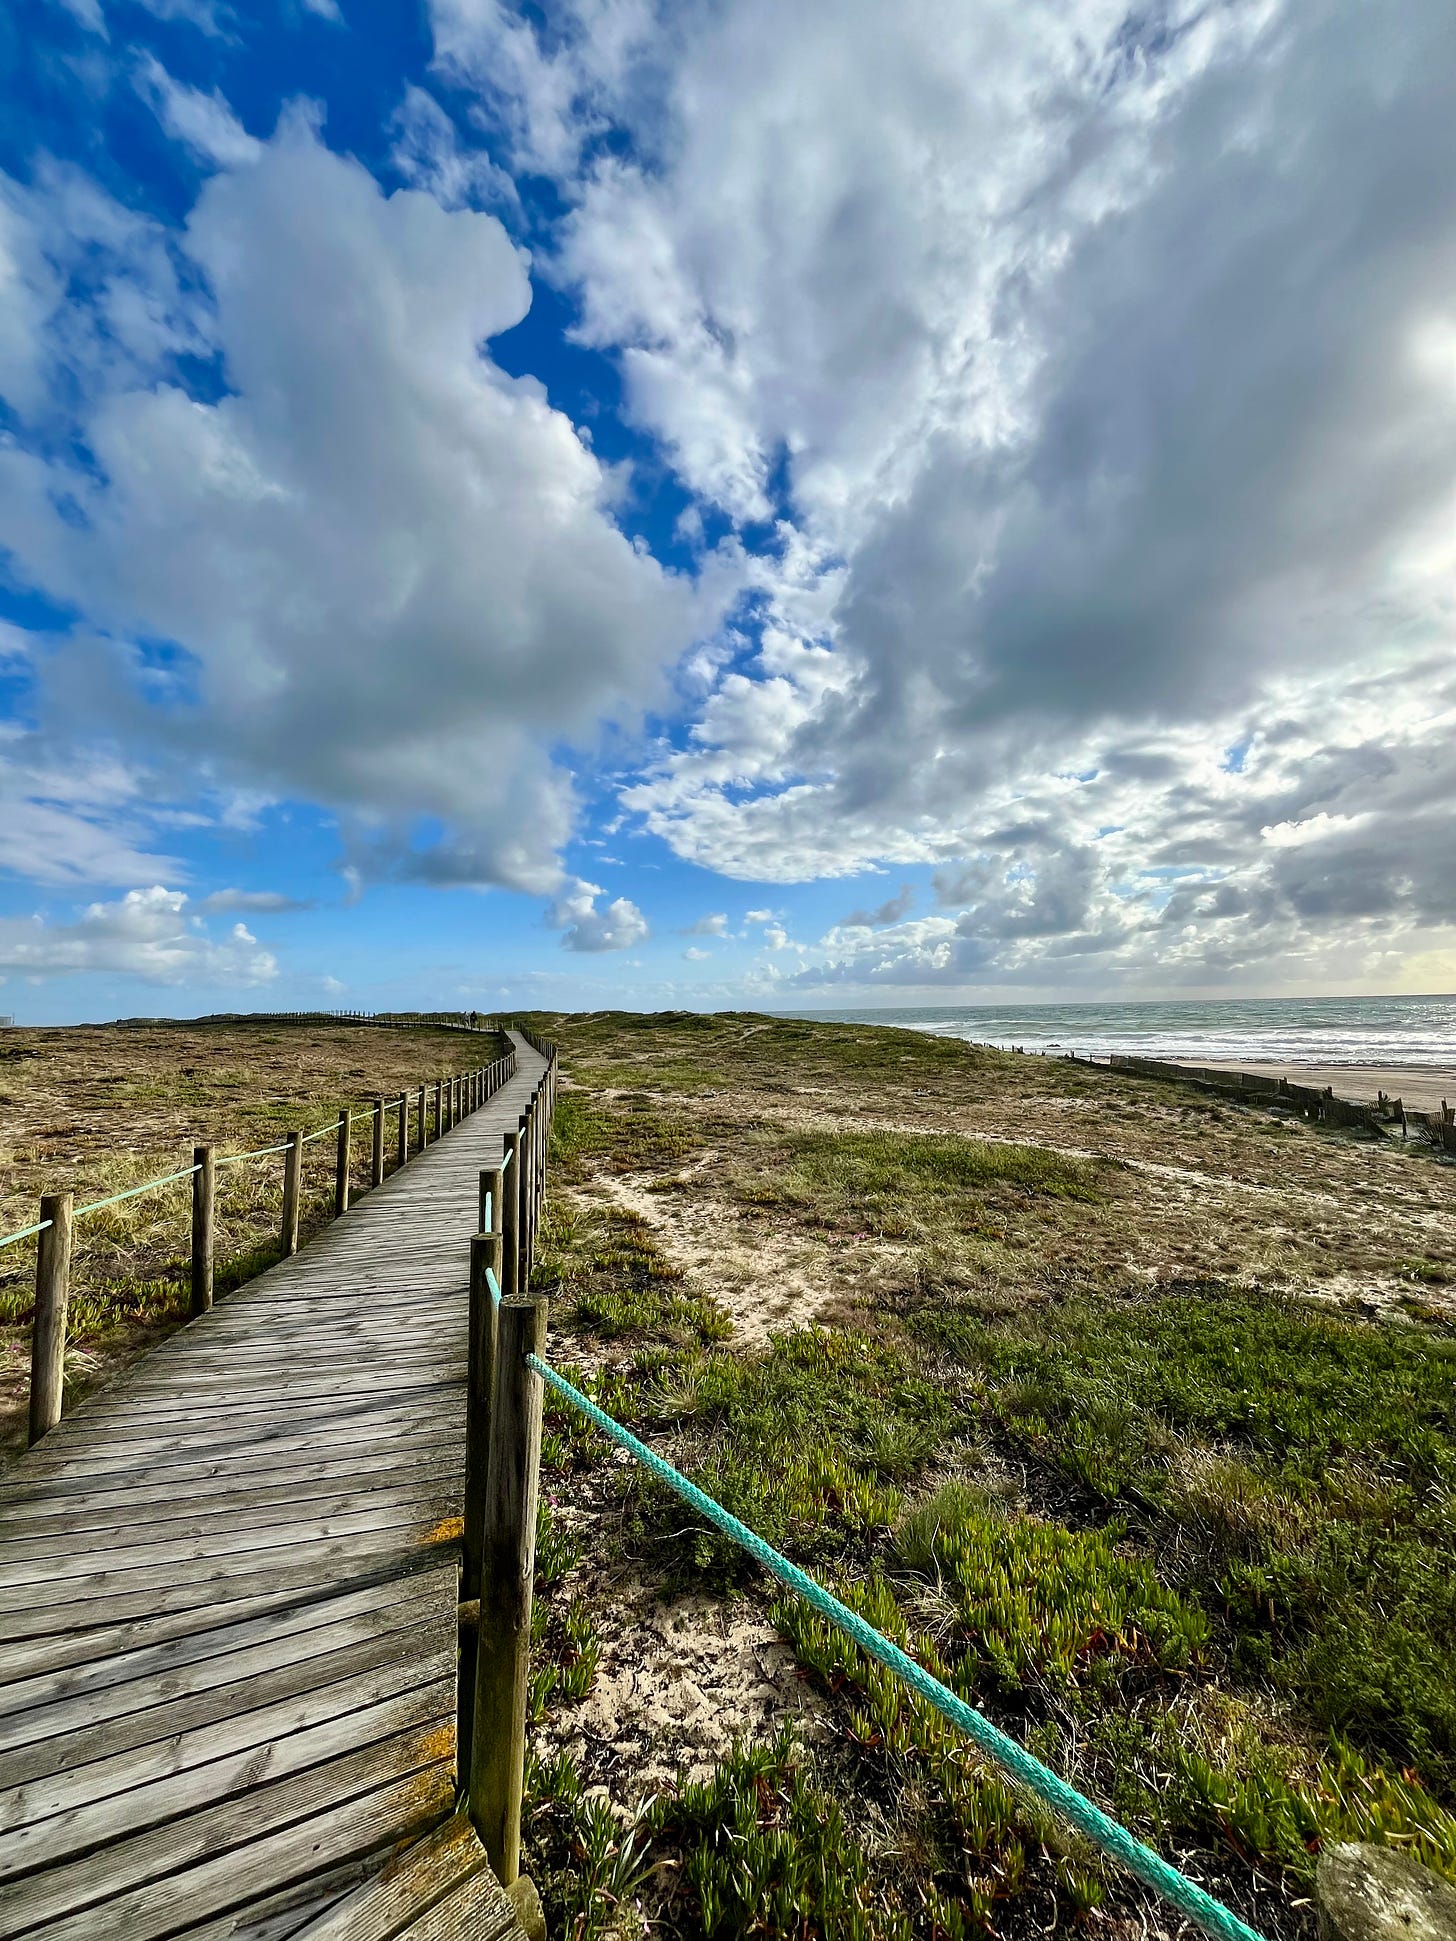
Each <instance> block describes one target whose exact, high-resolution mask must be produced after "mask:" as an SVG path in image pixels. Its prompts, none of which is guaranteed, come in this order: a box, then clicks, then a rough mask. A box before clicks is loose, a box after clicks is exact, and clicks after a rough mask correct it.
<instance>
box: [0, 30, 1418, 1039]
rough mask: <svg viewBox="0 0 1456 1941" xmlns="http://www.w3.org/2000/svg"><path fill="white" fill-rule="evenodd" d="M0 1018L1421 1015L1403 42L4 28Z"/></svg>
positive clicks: (1237, 34)
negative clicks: (1370, 997)
mask: <svg viewBox="0 0 1456 1941" xmlns="http://www.w3.org/2000/svg"><path fill="white" fill-rule="evenodd" d="M0 88H3V96H4V112H3V114H0V978H3V980H4V981H3V984H0V1010H4V1011H9V1012H12V1013H14V1014H15V1015H16V1016H17V1018H19V1019H20V1020H21V1021H23V1022H61V1021H65V1020H70V1019H77V1018H104V1017H111V1016H118V1015H138V1014H144V1015H161V1014H178V1015H184V1014H190V1013H196V1012H206V1011H213V1010H227V1009H248V1010H267V1009H292V1008H311V1007H316V1006H317V1007H325V1008H360V1009H372V1008H392V1007H404V1006H431V1007H433V1006H442V1007H444V1006H449V1007H457V1006H458V1007H473V1008H479V1009H482V1010H494V1009H497V1008H505V1007H522V1006H528V1005H529V1006H540V1007H543V1008H585V1009H594V1008H598V1007H601V1006H607V1005H614V1006H623V1007H628V1008H637V1009H659V1008H676V1007H684V1008H704V1009H715V1008H722V1007H728V1006H735V1007H737V1006H751V1007H754V1008H761V1009H805V1010H810V1009H814V1008H825V1007H831V1006H832V1007H852V1006H861V1005H894V1006H905V1005H913V1004H951V1003H979V1002H992V1003H995V1002H1018V1003H1022V1002H1031V1001H1039V1000H1046V1001H1056V1000H1072V999H1081V1000H1093V1001H1095V1000H1103V999H1114V998H1115V999H1120V1000H1127V999H1130V998H1138V997H1148V998H1160V997H1168V996H1188V997H1196V996H1206V995H1225V994H1228V995H1299V994H1311V995H1314V994H1320V993H1354V992H1419V991H1450V990H1452V989H1456V825H1453V807H1452V805H1453V800H1456V732H1453V730H1456V653H1453V646H1456V40H1453V36H1452V33H1451V16H1450V0H1390V4H1388V5H1384V6H1380V7H1372V6H1370V5H1369V4H1368V0H1350V3H1349V4H1332V3H1329V0H1288V3H1287V4H1284V3H1283V0H1166V3H1165V4H1158V0H1150V3H1149V4H1146V5H1142V6H1131V7H1129V6H1128V5H1126V4H1121V3H1120V0H974V4H970V3H967V0H938V3H937V4H930V0H831V4H827V5H823V6H811V7H785V6H783V5H781V4H779V3H778V0H562V3H561V4H554V3H549V0H548V3H547V4H540V5H537V4H530V5H516V4H512V3H511V0H426V3H425V4H422V5H414V6H411V5H405V4H398V5H395V4H391V3H390V0H369V4H368V5H365V4H364V0H257V3H256V4H246V5H245V4H241V0H239V3H238V4H230V3H229V0H17V3H16V4H12V5H11V6H10V7H9V8H8V9H6V10H5V11H4V13H3V14H0Z"/></svg>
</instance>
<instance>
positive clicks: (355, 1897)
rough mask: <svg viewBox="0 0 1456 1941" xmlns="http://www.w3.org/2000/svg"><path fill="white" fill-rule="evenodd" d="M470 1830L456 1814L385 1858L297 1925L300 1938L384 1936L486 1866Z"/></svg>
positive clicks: (384, 1939)
mask: <svg viewBox="0 0 1456 1941" xmlns="http://www.w3.org/2000/svg"><path fill="white" fill-rule="evenodd" d="M486 1864H487V1863H486V1858H485V1849H484V1847H482V1846H481V1844H480V1841H479V1840H478V1839H477V1837H476V1833H475V1829H474V1827H473V1826H471V1824H470V1822H469V1820H468V1819H466V1818H465V1817H464V1815H463V1814H459V1813H457V1814H456V1815H455V1817H454V1818H453V1819H450V1820H447V1821H446V1822H445V1824H444V1825H443V1826H442V1827H439V1828H437V1829H436V1830H435V1832H433V1833H429V1834H426V1836H425V1837H424V1839H423V1840H418V1841H416V1842H415V1844H414V1845H413V1846H412V1847H408V1848H406V1849H405V1851H404V1852H403V1853H399V1854H396V1855H395V1856H394V1857H393V1858H392V1859H390V1860H389V1861H388V1862H387V1863H386V1864H385V1865H384V1866H383V1867H382V1868H381V1869H380V1871H379V1873H378V1874H377V1875H376V1876H375V1877H374V1878H373V1879H372V1880H368V1881H366V1882H365V1883H364V1885H363V1886H361V1887H358V1888H356V1889H355V1890H354V1892H353V1893H352V1894H349V1895H347V1896H346V1897H345V1898H344V1899H343V1900H341V1901H338V1902H336V1903H335V1905H334V1906H333V1907H331V1908H330V1909H329V1910H328V1912H327V1913H325V1914H321V1915H318V1916H316V1917H315V1918H314V1919H313V1920H311V1921H310V1922H309V1923H308V1925H307V1926H306V1927H304V1928H301V1929H299V1930H297V1933H298V1937H299V1941H389V1937H390V1936H392V1935H395V1934H398V1933H399V1932H400V1930H401V1928H402V1927H403V1925H404V1924H405V1923H406V1922H408V1921H409V1920H411V1919H412V1918H413V1917H414V1916H415V1915H417V1914H418V1913H420V1912H422V1911H423V1910H425V1909H427V1908H430V1907H433V1906H434V1905H435V1904H436V1903H437V1902H438V1901H440V1900H442V1899H443V1898H444V1897H445V1895H446V1894H448V1893H450V1892H451V1891H452V1889H454V1888H456V1887H459V1886H460V1885H462V1884H463V1883H465V1882H468V1881H469V1880H470V1879H471V1877H472V1876H473V1875H475V1874H478V1873H479V1872H480V1871H481V1869H482V1868H483V1867H485V1866H486Z"/></svg>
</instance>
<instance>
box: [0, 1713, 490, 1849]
mask: <svg viewBox="0 0 1456 1941" xmlns="http://www.w3.org/2000/svg"><path fill="white" fill-rule="evenodd" d="M454 1706H455V1692H454V1687H453V1685H452V1684H451V1682H450V1681H449V1680H448V1679H441V1680H438V1681H437V1682H436V1683H435V1684H433V1685H425V1686H420V1687H416V1688H415V1689H414V1690H413V1691H409V1692H404V1693H402V1694H400V1695H399V1696H398V1697H395V1698H389V1699H385V1700H384V1701H382V1703H380V1704H378V1705H373V1706H355V1705H351V1706H350V1707H349V1709H348V1710H347V1711H346V1712H344V1713H342V1714H340V1715H337V1716H335V1717H334V1718H331V1719H326V1720H324V1721H322V1722H321V1723H320V1724H318V1725H312V1726H308V1727H306V1728H305V1729H304V1730H302V1731H299V1732H289V1733H285V1734H284V1735H283V1736H282V1737H274V1738H270V1739H268V1740H267V1741H265V1742H264V1743H263V1744H262V1745H260V1746H250V1747H247V1748H246V1749H244V1750H242V1751H240V1752H235V1753H233V1754H232V1755H231V1756H230V1757H227V1758H221V1759H209V1760H208V1761H207V1762H206V1764H204V1765H198V1766H193V1767H190V1768H186V1769H179V1770H178V1771H175V1772H171V1773H168V1774H167V1775H166V1776H165V1777H164V1778H162V1779H156V1780H153V1781H152V1782H151V1783H150V1784H149V1785H144V1786H136V1787H133V1788H131V1789H130V1790H129V1791H127V1792H125V1793H116V1792H111V1793H107V1794H106V1795H105V1796H104V1797H102V1798H100V1799H96V1800H92V1801H90V1802H88V1803H87V1804H85V1805H83V1806H76V1807H72V1808H71V1809H70V1810H69V1811H66V1812H62V1813H55V1814H52V1815H50V1816H49V1817H47V1818H45V1819H41V1820H35V1821H31V1822H30V1823H29V1824H28V1825H25V1826H20V1827H16V1828H15V1829H14V1830H13V1831H11V1832H9V1833H3V1834H0V1882H5V1881H13V1880H16V1879H18V1878H19V1877H20V1876H21V1875H25V1874H33V1873H35V1872H37V1871H39V1870H40V1869H41V1868H42V1867H49V1866H53V1865H55V1864H57V1863H59V1862H61V1861H64V1860H65V1859H66V1858H67V1857H68V1856H71V1855H74V1854H79V1853H89V1852H91V1851H93V1850H95V1849H98V1848H100V1847H104V1846H106V1845H108V1844H109V1843H112V1842H115V1841H119V1840H122V1839H124V1838H129V1837H131V1836H133V1835H135V1834H138V1833H142V1832H144V1831H146V1830H147V1829H149V1828H153V1827H157V1826H161V1825H164V1824H165V1823H166V1822H167V1821H170V1820H175V1819H177V1818H179V1817H180V1816H181V1815H183V1814H186V1813H195V1812H196V1811H197V1810H198V1809H199V1808H200V1807H203V1806H207V1805H209V1804H211V1803H212V1802H214V1801H216V1800H220V1799H226V1798H229V1797H231V1796H233V1795H235V1794H238V1793H244V1792H247V1791H249V1790H250V1789H251V1788H253V1787H255V1786H258V1785H261V1784H262V1783H263V1782H264V1781H265V1780H280V1779H285V1778H287V1777H288V1775H289V1774H291V1773H298V1772H305V1771H307V1770H308V1768H309V1767H311V1766H319V1765H323V1764H325V1763H326V1762H327V1761H329V1760H331V1759H337V1758H339V1757H341V1756H342V1755H343V1754H344V1753H346V1752H351V1751H354V1750H356V1749H358V1748H360V1747H364V1746H370V1745H374V1744H376V1743H378V1742H379V1741H381V1740H388V1739H390V1738H391V1737H392V1736H393V1735H397V1734H400V1733H405V1732H411V1731H422V1730H428V1731H429V1732H431V1733H438V1732H439V1731H441V1730H443V1729H445V1728H448V1727H450V1726H451V1720H452V1716H453V1712H454Z"/></svg>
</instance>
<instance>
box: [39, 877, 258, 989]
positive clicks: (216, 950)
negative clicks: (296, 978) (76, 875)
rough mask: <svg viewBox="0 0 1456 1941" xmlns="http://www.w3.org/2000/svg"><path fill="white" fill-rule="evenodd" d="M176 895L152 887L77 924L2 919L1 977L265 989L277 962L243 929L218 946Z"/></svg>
mask: <svg viewBox="0 0 1456 1941" xmlns="http://www.w3.org/2000/svg"><path fill="white" fill-rule="evenodd" d="M186 908H187V897H186V896H185V894H184V893H183V892H182V891H181V890H169V889H165V888H163V887H162V885H160V884H157V885H154V886H153V888H151V889H149V890H129V891H128V892H127V894H126V895H125V896H124V897H122V898H120V900H119V901H117V902H114V903H92V904H90V905H88V906H87V908H86V909H84V910H83V911H82V913H81V915H80V917H79V919H78V920H77V921H76V922H75V923H48V922H46V921H45V920H44V919H43V918H41V917H39V916H37V917H31V918H23V917H4V918H0V970H3V971H5V972H7V973H10V974H14V975H24V976H31V977H54V976H57V975H60V974H65V973H80V972H102V973H110V974H113V975H121V976H126V977H138V978H141V979H142V980H143V981H144V982H146V983H149V984H222V985H230V984H265V983H267V982H268V980H269V979H270V978H272V977H274V976H275V975H276V974H277V970H278V965H277V960H276V959H275V958H274V957H273V956H272V954H271V953H270V952H269V951H267V950H264V949H263V948H262V947H261V946H260V945H259V943H258V940H257V938H256V937H255V936H253V935H252V933H251V932H250V931H249V930H248V928H247V926H246V925H245V924H242V923H236V924H234V925H233V927H232V930H231V932H230V933H229V935H228V936H227V937H225V938H222V939H215V938H213V937H211V936H209V935H208V934H207V932H206V931H205V930H204V929H203V928H202V926H201V925H200V923H198V922H196V921H194V920H193V919H190V918H189V917H188V916H187V915H186Z"/></svg>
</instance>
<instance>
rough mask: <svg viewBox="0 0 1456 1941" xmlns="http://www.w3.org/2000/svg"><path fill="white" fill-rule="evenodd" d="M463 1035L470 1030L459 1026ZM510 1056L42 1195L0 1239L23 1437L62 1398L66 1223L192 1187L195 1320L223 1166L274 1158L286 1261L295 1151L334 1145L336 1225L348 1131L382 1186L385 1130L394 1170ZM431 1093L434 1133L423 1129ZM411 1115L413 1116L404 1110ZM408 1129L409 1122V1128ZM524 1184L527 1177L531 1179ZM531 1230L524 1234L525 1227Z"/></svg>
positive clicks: (485, 1088) (500, 1074) (45, 1426)
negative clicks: (25, 1274)
mask: <svg viewBox="0 0 1456 1941" xmlns="http://www.w3.org/2000/svg"><path fill="white" fill-rule="evenodd" d="M465 1028H466V1029H467V1030H468V1029H471V1027H469V1026H466V1027H465ZM515 1069H516V1054H515V1051H514V1049H511V1050H509V1051H507V1052H505V1053H503V1054H502V1056H501V1057H499V1058H496V1059H494V1060H492V1062H491V1063H490V1064H488V1065H477V1066H474V1067H472V1068H471V1069H470V1070H468V1071H462V1072H456V1073H454V1074H453V1075H452V1076H451V1077H449V1078H438V1079H436V1080H435V1082H434V1085H433V1087H431V1086H430V1085H429V1084H428V1083H427V1082H422V1083H420V1084H419V1085H418V1086H413V1087H410V1088H408V1089H406V1090H405V1091H402V1092H400V1093H398V1094H395V1095H389V1096H386V1095H383V1094H380V1095H378V1096H376V1097H375V1099H374V1100H373V1102H372V1103H371V1104H369V1105H366V1106H363V1107H362V1108H360V1109H359V1110H358V1111H355V1112H351V1111H350V1110H349V1108H348V1107H347V1106H341V1107H340V1108H339V1111H338V1115H337V1117H336V1118H334V1119H331V1120H329V1121H328V1122H327V1123H326V1124H324V1125H321V1126H317V1127H315V1129H314V1130H313V1131H312V1132H302V1131H293V1132H290V1133H289V1135H288V1137H287V1138H286V1139H283V1140H281V1141H279V1142H278V1143H277V1144H275V1145H271V1146H260V1147H258V1148H257V1150H255V1151H253V1152H238V1153H224V1154H219V1153H218V1152H217V1150H216V1148H215V1147H214V1146H212V1145H198V1146H194V1147H193V1149H192V1164H191V1165H190V1166H184V1167H182V1168H180V1169H179V1170H178V1171H176V1172H172V1173H164V1174H162V1175H161V1176H160V1177H159V1178H157V1179H152V1180H146V1181H144V1182H143V1184H142V1185H140V1186H129V1187H127V1188H126V1189H125V1190H124V1191H122V1192H120V1193H110V1194H108V1195H106V1196H105V1197H104V1198H102V1199H97V1200H91V1201H89V1202H87V1203H86V1204H85V1205H83V1206H77V1205H76V1204H75V1195H74V1193H72V1192H71V1191H69V1190H68V1191H65V1192H59V1193H43V1194H42V1195H41V1198H40V1208H39V1211H40V1218H39V1220H38V1221H37V1222H36V1223H35V1224H34V1225H33V1226H28V1227H22V1228H20V1230H19V1231H18V1232H16V1233H11V1234H6V1235H4V1236H3V1237H0V1248H5V1247H10V1246H14V1245H16V1244H18V1243H19V1242H20V1241H23V1240H29V1239H32V1238H34V1239H35V1241H36V1265H35V1316H34V1320H33V1322H32V1324H31V1362H30V1419H29V1439H30V1442H31V1444H32V1445H34V1444H35V1443H37V1442H38V1441H39V1440H40V1438H41V1437H42V1436H43V1435H45V1434H46V1432H47V1430H49V1429H53V1428H54V1427H55V1425H56V1423H57V1422H59V1421H60V1419H61V1414H62V1410H63V1407H64V1400H65V1356H66V1320H67V1310H68V1308H69V1305H70V1292H71V1252H72V1238H73V1233H74V1228H75V1223H76V1221H78V1220H83V1219H85V1218H86V1217H87V1215H89V1214H92V1213H97V1212H100V1210H101V1209H102V1208H103V1207H108V1206H114V1205H116V1204H117V1203H118V1202H120V1201H122V1200H130V1199H136V1198H138V1197H139V1196H140V1195H142V1194H144V1193H154V1192H158V1191H160V1190H161V1189H162V1188H164V1187H167V1186H172V1185H175V1184H176V1183H177V1182H178V1181H180V1180H184V1179H190V1180H191V1182H192V1233H191V1239H192V1258H191V1272H190V1287H189V1313H190V1314H191V1315H193V1316H196V1315H199V1314H205V1313H206V1312H207V1310H208V1309H209V1308H210V1307H211V1306H212V1302H213V1273H214V1263H215V1257H216V1248H217V1175H218V1173H219V1171H220V1170H221V1169H222V1168H223V1167H226V1166H237V1165H241V1164H243V1163H244V1162H245V1161H248V1162H251V1161H254V1160H259V1159H268V1158H273V1157H276V1156H278V1155H280V1154H281V1155H282V1160H283V1196H282V1223H281V1230H280V1233H279V1248H280V1252H281V1253H282V1254H283V1255H285V1256H287V1255H290V1254H294V1253H296V1252H297V1251H298V1229H299V1216H300V1210H301V1206H302V1201H303V1149H304V1147H305V1146H308V1145H311V1144H312V1143H313V1142H314V1141H315V1140H317V1139H324V1138H327V1137H328V1136H329V1135H330V1134H332V1135H333V1138H334V1194H333V1212H334V1218H335V1219H337V1218H338V1217H339V1215H340V1214H342V1213H345V1212H347V1211H348V1207H349V1193H350V1165H351V1159H352V1152H353V1140H354V1136H355V1135H354V1130H353V1128H354V1127H355V1126H356V1125H357V1124H359V1123H360V1122H361V1121H363V1122H367V1123H368V1125H369V1126H370V1131H371V1137H370V1185H371V1186H378V1185H380V1184H382V1182H383V1180H384V1177H385V1172H386V1146H387V1144H388V1136H387V1135H388V1131H389V1125H390V1122H391V1121H392V1122H393V1128H394V1148H395V1163H394V1170H395V1171H396V1172H397V1171H398V1170H399V1169H400V1168H401V1167H402V1166H404V1165H406V1164H407V1163H408V1162H409V1160H410V1158H411V1157H413V1156H414V1155H415V1154H418V1153H420V1152H422V1151H423V1150H424V1149H425V1147H426V1146H427V1145H429V1144H430V1143H431V1142H432V1140H434V1139H438V1138H439V1137H440V1136H441V1134H442V1133H444V1132H448V1131H449V1130H450V1128H451V1127H452V1126H454V1125H456V1124H458V1123H459V1122H460V1120H461V1119H463V1118H465V1117H466V1116H467V1115H468V1114H469V1113H471V1112H473V1111H475V1110H476V1109H477V1107H479V1106H481V1105H483V1104H484V1103H485V1101H486V1100H487V1099H489V1098H491V1097H492V1096H493V1095H494V1094H495V1093H496V1092H497V1091H498V1090H499V1089H500V1087H501V1086H502V1085H503V1084H505V1083H506V1081H507V1080H508V1079H510V1078H511V1077H512V1076H514V1073H515ZM432 1092H433V1107H434V1125H433V1130H432V1129H431V1124H430V1106H431V1093H432ZM412 1107H413V1109H412ZM411 1121H413V1124H412V1123H411ZM532 1177H533V1178H535V1177H536V1175H535V1173H534V1172H533V1175H532ZM531 1232H532V1233H533V1234H534V1224H533V1225H532V1228H531Z"/></svg>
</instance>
